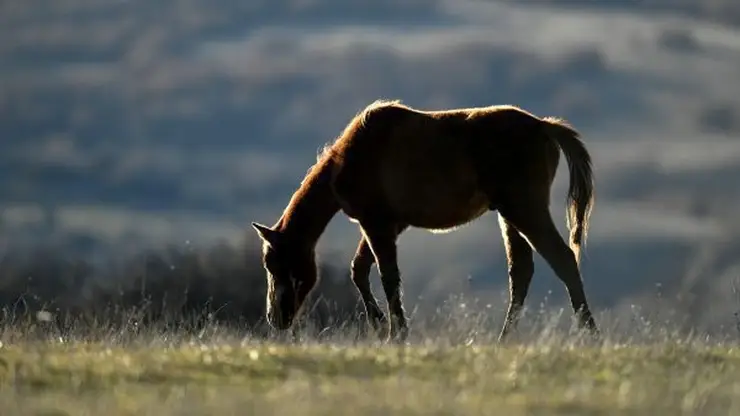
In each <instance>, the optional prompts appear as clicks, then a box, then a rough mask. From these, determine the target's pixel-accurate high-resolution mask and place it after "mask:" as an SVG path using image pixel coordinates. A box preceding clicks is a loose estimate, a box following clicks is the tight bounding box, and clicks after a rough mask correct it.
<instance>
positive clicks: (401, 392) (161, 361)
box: [0, 337, 740, 415]
mask: <svg viewBox="0 0 740 416" xmlns="http://www.w3.org/2000/svg"><path fill="white" fill-rule="evenodd" d="M149 341H150V342H138V343H128V344H121V343H119V344H111V343H106V342H100V341H94V342H85V341H84V340H74V341H66V340H63V339H56V340H55V339H52V338H50V339H47V340H45V341H31V340H27V341H17V342H6V343H5V344H4V345H3V346H2V348H0V408H2V409H4V410H3V414H45V415H50V414H55V415H57V414H59V415H62V414H64V415H87V414H89V415H93V414H106V415H128V414H136V415H148V414H152V415H153V414H156V415H175V414H219V415H220V414H309V415H347V414H352V415H364V414H380V412H389V413H390V414H419V415H422V414H424V415H429V414H525V413H530V412H533V411H536V412H537V413H547V414H573V413H574V412H575V413H578V414H615V413H624V414H647V413H654V412H660V413H659V414H680V413H696V412H701V413H707V414H732V413H733V412H735V411H740V395H739V393H740V350H738V348H736V347H733V346H728V345H721V344H708V343H702V342H677V341H666V342H663V343H650V344H645V345H637V344H634V345H620V344H612V343H609V342H606V343H599V344H584V343H579V342H563V341H562V340H558V339H557V338H553V339H552V340H551V341H550V342H544V341H543V340H541V339H540V340H539V341H538V342H535V343H528V342H523V343H518V344H512V345H508V346H503V345H498V344H494V343H490V342H481V343H479V342H467V343H461V344H457V345H450V344H449V343H435V342H434V340H432V339H428V340H426V341H424V342H415V343H413V344H412V345H408V346H388V345H380V344H377V343H373V342H370V341H362V342H335V341H328V342H317V341H310V340H309V341H302V342H300V343H298V344H287V343H278V342H267V341H255V340H247V339H243V340H239V339H238V338H237V337H233V338H231V339H226V338H223V339H221V340H217V341H214V340H212V339H210V340H198V339H197V338H187V337H182V338H180V339H178V340H177V342H167V341H166V339H163V338H160V339H151V340H149Z"/></svg>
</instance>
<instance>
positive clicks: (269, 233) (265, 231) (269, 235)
mask: <svg viewBox="0 0 740 416" xmlns="http://www.w3.org/2000/svg"><path fill="white" fill-rule="evenodd" d="M252 227H253V228H254V229H255V231H257V234H259V236H260V238H261V239H262V240H263V241H266V242H267V243H268V244H270V245H275V243H276V242H277V239H278V237H279V235H278V234H279V233H278V232H277V231H275V230H273V229H272V228H270V227H268V226H266V225H262V224H260V223H257V222H253V223H252Z"/></svg>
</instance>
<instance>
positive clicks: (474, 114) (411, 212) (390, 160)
mask: <svg viewBox="0 0 740 416" xmlns="http://www.w3.org/2000/svg"><path fill="white" fill-rule="evenodd" d="M560 150H562V151H563V153H564V154H565V156H566V159H567V162H568V167H569V172H570V184H569V188H568V196H567V198H568V199H567V202H568V205H569V206H568V215H567V220H568V226H569V228H570V248H569V247H568V245H567V244H566V243H565V241H564V240H563V239H562V238H561V236H560V234H559V233H558V230H557V228H556V227H555V225H554V223H553V220H552V217H551V215H550V210H549V205H550V189H551V186H552V183H553V180H554V177H555V172H556V169H557V167H558V163H559V159H560ZM592 204H593V179H592V168H591V158H590V156H589V153H588V151H587V150H586V148H585V147H584V145H583V143H582V142H581V140H580V139H579V134H578V132H577V131H575V130H574V129H573V128H571V127H570V126H568V124H567V123H566V122H565V121H563V120H560V119H556V118H552V117H546V118H538V117H536V116H534V115H532V114H530V113H528V112H526V111H524V110H522V109H519V108H516V107H514V106H504V105H502V106H490V107H482V108H466V109H451V110H443V111H422V110H417V109H413V108H410V107H408V106H406V105H403V104H401V103H400V102H399V101H376V102H374V103H372V104H370V105H369V106H367V107H366V108H365V109H364V110H362V111H360V112H359V113H358V114H357V115H356V116H355V117H354V118H353V119H352V120H351V121H350V123H349V124H348V125H347V126H346V127H345V129H344V131H343V132H342V133H341V135H340V136H339V137H338V138H337V139H336V141H335V142H334V143H333V144H332V145H330V146H328V147H327V148H326V149H325V150H324V152H323V153H322V154H321V155H320V156H319V158H318V161H317V163H316V164H315V165H314V166H313V167H311V168H310V169H309V171H308V173H307V175H306V177H305V178H304V180H303V181H302V182H301V186H300V187H299V188H298V190H297V191H296V192H295V193H294V194H293V197H292V198H291V200H290V202H289V204H288V206H287V207H286V209H285V211H284V212H283V214H282V216H281V217H280V219H278V221H277V222H276V223H275V225H273V226H272V227H267V226H265V225H262V224H258V223H254V222H253V223H252V226H253V227H254V228H255V230H256V231H257V233H258V234H259V236H260V237H261V238H262V240H263V242H264V244H263V254H264V258H263V261H264V267H265V269H266V271H267V283H268V289H267V320H268V322H269V323H270V325H271V326H273V327H274V328H277V329H288V328H290V327H291V326H292V325H293V321H294V320H295V318H296V316H298V315H299V314H300V312H301V310H302V305H303V303H304V300H305V299H306V297H307V296H308V295H309V293H310V292H311V290H312V289H313V287H314V286H315V284H316V282H317V272H316V262H315V251H314V249H315V246H316V242H317V240H318V239H319V237H320V236H321V234H322V233H323V231H324V229H325V228H326V226H327V224H328V223H329V221H330V220H331V219H332V218H333V217H334V215H335V214H336V213H337V212H338V211H339V210H342V211H343V212H344V213H345V214H346V215H347V216H348V217H349V218H350V219H351V220H352V221H353V222H356V223H358V224H359V227H360V230H361V232H362V238H361V239H360V242H359V246H358V247H357V251H356V253H355V255H354V258H353V260H352V266H351V275H352V280H353V281H354V284H355V285H356V287H357V289H358V291H359V293H360V295H361V296H362V299H363V303H364V305H365V309H366V312H367V317H368V321H369V323H370V324H371V325H372V326H373V327H374V329H375V330H376V331H380V330H381V327H382V326H385V325H386V324H387V320H386V317H385V315H384V314H383V312H382V311H381V308H380V306H379V305H378V301H377V300H376V298H375V296H373V294H372V292H371V290H370V281H369V274H370V269H371V267H372V265H373V263H377V265H378V270H379V272H380V278H381V281H382V285H383V290H384V292H385V295H386V298H387V300H388V309H389V312H390V316H391V322H390V330H389V332H388V335H389V337H390V338H391V339H393V340H404V339H405V338H406V335H407V332H408V325H407V318H406V313H405V311H404V307H403V302H402V299H401V298H402V289H401V276H400V272H399V268H398V260H397V250H396V240H397V237H398V235H399V234H400V233H401V232H403V230H405V229H406V228H407V227H409V226H411V227H419V228H425V229H429V230H432V231H433V232H443V231H446V230H451V229H454V228H456V227H459V226H461V225H463V224H466V223H468V222H471V221H472V220H474V219H476V218H478V217H480V216H481V215H483V214H484V213H486V212H488V211H498V214H499V224H500V227H501V232H502V235H503V239H504V243H505V246H506V256H507V263H508V274H509V308H508V311H507V314H506V321H505V323H504V325H503V328H502V329H501V333H500V335H499V340H503V339H504V338H505V337H506V335H507V334H508V333H509V332H510V331H511V330H512V329H514V328H515V327H516V322H517V320H518V318H519V315H520V311H521V309H522V306H523V303H524V300H525V298H526V296H527V291H528V289H529V284H530V281H531V279H532V275H533V273H534V264H533V254H532V253H533V250H532V249H533V248H534V250H536V251H537V252H538V253H539V254H540V255H542V256H543V258H544V259H545V260H546V261H547V262H548V264H549V265H550V267H552V269H553V270H554V271H555V273H556V274H557V276H558V277H559V278H560V279H561V280H562V281H563V283H564V284H565V287H566V288H567V291H568V294H569V297H570V302H571V305H572V307H573V311H574V313H575V314H576V316H577V317H578V322H579V327H580V328H584V327H586V328H588V329H589V330H590V331H591V333H592V334H593V335H596V336H598V333H599V331H598V329H597V327H596V323H595V322H594V319H593V317H592V314H591V311H590V309H589V306H588V303H587V301H586V295H585V293H584V288H583V283H582V281H581V275H580V271H579V254H580V253H579V252H580V247H581V242H582V241H583V240H585V237H586V231H587V228H588V220H589V215H590V211H591V208H592Z"/></svg>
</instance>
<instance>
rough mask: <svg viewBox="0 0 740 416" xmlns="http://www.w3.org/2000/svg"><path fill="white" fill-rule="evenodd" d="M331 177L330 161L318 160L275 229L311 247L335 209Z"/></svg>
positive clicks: (336, 208)
mask: <svg viewBox="0 0 740 416" xmlns="http://www.w3.org/2000/svg"><path fill="white" fill-rule="evenodd" d="M331 176H332V162H331V160H328V159H327V160H325V161H322V162H319V163H317V164H316V165H315V166H314V167H313V168H312V169H311V172H309V173H308V175H307V176H306V178H305V179H304V180H303V183H302V184H301V186H300V188H298V190H297V191H296V192H295V193H294V194H293V197H292V198H291V200H290V202H289V203H288V206H287V207H286V208H285V211H284V212H283V215H282V216H281V217H280V219H279V220H278V223H277V224H276V225H277V227H278V230H279V231H281V232H283V233H284V234H286V235H289V236H290V237H291V238H292V239H293V240H294V241H299V242H300V243H303V244H306V245H307V246H309V247H311V248H313V247H314V246H315V245H316V242H317V241H318V239H319V237H321V234H322V233H323V232H324V230H325V229H326V226H327V225H328V224H329V221H331V219H332V218H333V217H334V215H335V214H336V213H337V211H339V203H338V202H337V200H336V198H335V197H334V193H333V191H332V187H331Z"/></svg>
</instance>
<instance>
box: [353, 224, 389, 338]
mask: <svg viewBox="0 0 740 416" xmlns="http://www.w3.org/2000/svg"><path fill="white" fill-rule="evenodd" d="M373 263H375V257H373V252H372V250H370V245H369V244H368V242H367V240H366V239H365V237H364V236H363V237H362V238H360V243H359V245H358V246H357V251H356V252H355V256H354V258H353V259H352V265H351V267H350V273H351V276H352V282H354V284H355V287H356V288H357V291H358V292H360V296H361V297H362V303H363V304H364V306H365V314H366V315H367V321H368V324H369V325H370V326H371V328H372V329H373V330H374V331H375V333H376V334H378V335H379V336H380V333H381V331H384V330H385V329H386V328H387V324H388V320H387V319H386V317H385V314H384V313H383V311H382V310H381V309H380V305H378V300H377V299H376V298H375V296H374V295H373V292H372V289H371V288H370V269H371V268H372V266H373Z"/></svg>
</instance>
